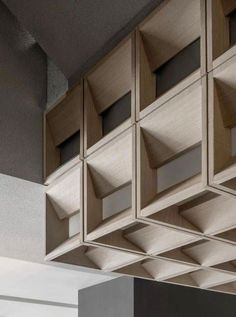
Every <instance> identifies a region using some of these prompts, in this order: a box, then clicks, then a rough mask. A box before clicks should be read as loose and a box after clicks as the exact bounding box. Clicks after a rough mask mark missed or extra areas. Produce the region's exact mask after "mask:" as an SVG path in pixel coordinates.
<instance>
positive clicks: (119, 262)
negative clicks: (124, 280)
mask: <svg viewBox="0 0 236 317" xmlns="http://www.w3.org/2000/svg"><path fill="white" fill-rule="evenodd" d="M86 256H87V257H88V258H89V259H90V260H91V261H92V262H93V263H95V264H96V265H97V266H98V267H99V268H100V269H102V270H103V271H112V270H115V269H116V268H120V267H122V266H125V265H128V264H129V263H132V262H137V261H138V260H139V259H140V258H142V257H141V256H140V255H137V254H132V253H128V252H122V251H117V250H113V249H109V248H89V249H88V250H87V252H86Z"/></svg>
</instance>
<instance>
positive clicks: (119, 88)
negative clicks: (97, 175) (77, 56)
mask: <svg viewBox="0 0 236 317" xmlns="http://www.w3.org/2000/svg"><path fill="white" fill-rule="evenodd" d="M120 70H122V72H121V73H120V76H118V75H114V74H113V71H114V72H117V73H118V72H120ZM134 78H135V33H134V32H133V33H131V34H130V35H129V36H128V37H127V38H125V39H124V40H123V41H122V42H121V43H120V44H119V45H118V46H117V47H116V48H115V49H113V50H112V51H111V52H110V53H109V54H108V55H107V56H106V57H105V58H103V59H102V61H100V62H99V63H98V64H97V65H96V66H95V67H94V68H93V69H92V70H91V71H89V72H88V73H87V74H86V75H85V77H84V156H85V157H87V156H89V155H90V154H91V153H93V152H94V151H96V150H97V149H98V148H99V147H101V146H102V145H104V144H106V143H107V142H109V141H110V140H112V139H113V138H114V137H116V136H117V135H119V134H120V133H121V132H122V131H124V130H125V129H127V128H129V127H130V126H132V124H133V123H134V122H135V80H134ZM111 82H113V83H112V87H111ZM108 86H109V87H110V88H109V89H110V91H107V87H108ZM129 91H130V92H131V117H130V119H128V120H126V121H124V122H123V123H121V124H120V125H119V126H117V127H116V128H115V129H114V130H112V131H111V132H109V133H108V134H107V135H105V136H103V135H102V119H101V116H100V113H101V112H102V111H104V110H106V109H108V108H109V107H110V106H111V105H112V104H113V103H114V102H116V101H117V100H119V98H121V97H123V96H124V95H125V94H126V93H127V92H129ZM90 122H93V125H91V124H90Z"/></svg>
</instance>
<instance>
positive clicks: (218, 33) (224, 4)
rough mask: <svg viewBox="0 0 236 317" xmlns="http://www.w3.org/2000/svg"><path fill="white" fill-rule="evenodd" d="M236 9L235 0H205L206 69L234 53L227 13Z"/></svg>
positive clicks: (209, 69)
mask: <svg viewBox="0 0 236 317" xmlns="http://www.w3.org/2000/svg"><path fill="white" fill-rule="evenodd" d="M235 9H236V1H235V0H207V30H208V32H207V50H208V54H207V55H208V71H211V70H212V69H214V68H215V67H217V66H219V65H220V64H222V63H223V62H225V61H226V60H228V59H229V58H231V57H232V56H234V55H235V54H236V46H235V45H231V44H230V24H229V14H230V13H231V12H232V11H234V10H235Z"/></svg>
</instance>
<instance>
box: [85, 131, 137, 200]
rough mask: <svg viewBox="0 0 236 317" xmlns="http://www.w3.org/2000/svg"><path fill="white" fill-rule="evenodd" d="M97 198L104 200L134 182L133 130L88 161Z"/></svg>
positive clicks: (106, 146) (113, 141) (110, 143)
mask: <svg viewBox="0 0 236 317" xmlns="http://www.w3.org/2000/svg"><path fill="white" fill-rule="evenodd" d="M87 163H88V167H89V170H90V174H91V177H92V180H93V185H94V190H95V192H96V195H97V197H99V198H102V197H104V196H106V195H108V194H109V193H111V192H113V191H115V190H116V189H118V188H119V187H121V186H123V185H126V184H127V183H129V182H130V181H131V180H132V129H129V130H127V131H126V132H124V133H123V134H122V135H120V136H119V137H117V138H115V139H114V140H112V141H111V142H109V143H108V144H107V145H105V146H104V147H103V148H101V149H100V150H99V152H96V153H95V155H92V156H90V157H89V158H88V159H87Z"/></svg>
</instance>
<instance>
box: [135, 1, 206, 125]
mask: <svg viewBox="0 0 236 317" xmlns="http://www.w3.org/2000/svg"><path fill="white" fill-rule="evenodd" d="M205 13H206V4H205V1H204V0H178V4H177V3H176V1H175V0H165V1H164V2H163V3H161V4H160V5H159V6H158V7H157V9H156V10H155V11H154V12H153V13H152V14H151V15H150V16H149V17H147V18H146V19H145V20H144V22H142V23H141V24H140V26H139V27H138V30H137V32H136V103H137V106H136V117H137V119H139V118H140V117H141V118H142V117H143V116H144V115H145V114H146V113H147V112H150V111H151V110H152V103H153V102H154V101H155V100H156V77H155V74H154V71H155V70H156V69H157V68H159V67H160V66H162V65H163V64H165V63H166V62H167V61H169V60H170V59H172V58H173V57H175V56H176V55H177V54H178V53H179V52H181V51H182V50H183V49H184V48H186V47H187V46H188V45H190V44H191V43H193V42H194V41H195V40H197V39H198V38H200V68H199V69H198V70H196V71H194V72H193V73H192V74H190V75H189V76H187V77H186V78H185V79H183V80H182V81H180V82H179V83H178V84H177V85H176V86H174V87H173V88H172V89H170V90H169V91H168V92H166V93H164V94H163V95H161V96H160V97H159V98H158V99H160V102H161V103H163V102H164V101H166V100H168V99H170V98H172V97H173V96H175V95H176V94H177V93H178V92H180V91H181V90H182V89H184V88H186V87H187V86H189V85H190V84H191V83H193V82H194V81H196V80H197V79H199V78H200V76H202V75H205V73H206V44H205V43H206V34H205V29H206V16H205ZM170 21H172V22H173V21H174V23H172V22H170ZM157 89H158V87H157ZM150 105H151V106H150Z"/></svg>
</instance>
